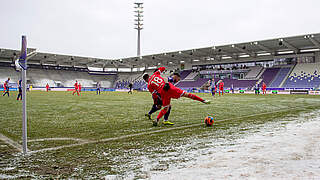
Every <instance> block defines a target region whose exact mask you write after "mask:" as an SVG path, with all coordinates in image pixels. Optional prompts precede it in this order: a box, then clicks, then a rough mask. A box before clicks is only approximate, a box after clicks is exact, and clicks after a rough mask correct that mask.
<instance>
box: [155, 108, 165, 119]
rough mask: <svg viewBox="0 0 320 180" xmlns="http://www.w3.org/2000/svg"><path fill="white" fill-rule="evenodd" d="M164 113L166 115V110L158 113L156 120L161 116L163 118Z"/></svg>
mask: <svg viewBox="0 0 320 180" xmlns="http://www.w3.org/2000/svg"><path fill="white" fill-rule="evenodd" d="M166 113H167V110H166V109H162V110H161V111H160V113H159V114H158V116H157V119H161V118H162V116H164V115H165V114H166Z"/></svg>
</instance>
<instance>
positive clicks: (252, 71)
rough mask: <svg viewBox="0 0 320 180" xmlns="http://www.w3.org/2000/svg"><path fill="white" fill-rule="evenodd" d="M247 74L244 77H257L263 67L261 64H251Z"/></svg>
mask: <svg viewBox="0 0 320 180" xmlns="http://www.w3.org/2000/svg"><path fill="white" fill-rule="evenodd" d="M249 70H250V71H249V72H248V74H247V75H246V76H245V78H244V79H257V78H258V76H259V74H260V73H261V72H262V70H263V67H261V66H252V67H250V68H249Z"/></svg>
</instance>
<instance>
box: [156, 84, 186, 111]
mask: <svg viewBox="0 0 320 180" xmlns="http://www.w3.org/2000/svg"><path fill="white" fill-rule="evenodd" d="M169 85H170V89H169V90H168V91H165V90H162V92H161V93H160V94H161V99H162V106H163V107H166V106H168V105H170V100H171V98H173V99H179V98H180V97H181V96H182V95H183V94H184V93H185V91H184V90H182V89H180V88H177V87H175V86H174V85H172V84H171V83H169Z"/></svg>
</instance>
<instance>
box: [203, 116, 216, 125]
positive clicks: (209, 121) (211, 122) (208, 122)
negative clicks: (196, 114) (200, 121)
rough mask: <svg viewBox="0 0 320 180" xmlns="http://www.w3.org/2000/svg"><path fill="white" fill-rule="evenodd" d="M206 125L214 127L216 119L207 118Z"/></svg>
mask: <svg viewBox="0 0 320 180" xmlns="http://www.w3.org/2000/svg"><path fill="white" fill-rule="evenodd" d="M204 123H205V124H206V125H207V126H212V125H213V123H214V118H213V117H211V116H207V117H206V118H205V119H204Z"/></svg>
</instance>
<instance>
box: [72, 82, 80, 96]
mask: <svg viewBox="0 0 320 180" xmlns="http://www.w3.org/2000/svg"><path fill="white" fill-rule="evenodd" d="M74 93H77V94H78V96H79V86H78V81H77V80H76V83H74V91H73V93H72V95H74Z"/></svg>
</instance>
